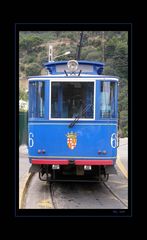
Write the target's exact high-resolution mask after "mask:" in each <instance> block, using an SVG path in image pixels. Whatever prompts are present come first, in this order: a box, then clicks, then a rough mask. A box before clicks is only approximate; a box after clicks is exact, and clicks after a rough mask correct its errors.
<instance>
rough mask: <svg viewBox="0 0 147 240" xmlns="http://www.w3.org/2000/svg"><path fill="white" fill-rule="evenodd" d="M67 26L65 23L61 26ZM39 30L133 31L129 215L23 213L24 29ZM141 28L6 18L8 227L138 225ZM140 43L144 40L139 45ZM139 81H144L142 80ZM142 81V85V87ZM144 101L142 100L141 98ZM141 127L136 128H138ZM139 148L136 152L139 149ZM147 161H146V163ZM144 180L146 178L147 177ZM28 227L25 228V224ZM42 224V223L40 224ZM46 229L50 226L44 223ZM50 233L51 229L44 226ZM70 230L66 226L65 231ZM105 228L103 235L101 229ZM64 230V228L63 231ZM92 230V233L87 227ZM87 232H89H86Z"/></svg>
mask: <svg viewBox="0 0 147 240" xmlns="http://www.w3.org/2000/svg"><path fill="white" fill-rule="evenodd" d="M61 23H62V24H61ZM22 30H23V31H25V30H27V31H33V30H36V31H38V30H43V31H44V30H47V31H51V30H52V31H54V30H59V31H62V30H63V31H65V30H68V31H70V30H73V31H74V30H76V31H77V30H78V31H81V30H83V31H84V30H85V31H88V30H89V31H94V30H97V31H98V30H104V31H106V30H109V31H110V30H116V31H117V30H118V31H120V30H123V31H125V30H128V31H129V46H130V47H129V158H133V162H132V164H131V166H129V175H130V176H131V178H130V176H129V186H131V187H129V203H131V205H130V206H129V211H126V213H125V214H124V213H123V214H121V213H120V212H119V211H118V212H115V213H114V212H113V210H112V211H108V212H106V211H101V212H99V211H95V212H94V211H91V210H89V211H88V210H87V211H86V210H82V211H80V212H79V211H78V210H73V211H71V210H69V211H68V213H67V212H65V211H64V210H63V211H61V212H60V216H59V212H58V210H55V213H54V216H50V212H49V211H46V212H44V211H41V210H40V211H37V210H25V209H23V210H18V197H19V196H18V172H17V171H18V160H19V159H18V150H19V142H18V131H19V122H18V116H19V115H18V110H19V108H18V107H19V105H18V103H19V101H18V100H19V89H18V81H19V78H18V60H19V59H18V41H17V40H18V38H17V36H18V31H22ZM139 30H140V24H139V21H138V18H136V17H133V16H132V17H122V18H120V17H111V18H110V17H102V18H98V17H95V18H94V17H93V18H90V19H85V18H78V17H77V18H76V20H75V19H71V18H67V19H63V18H62V19H61V18H58V17H54V18H48V17H47V18H45V17H44V18H40V19H39V18H38V17H36V18H34V19H32V17H11V18H10V19H7V20H5V19H2V21H1V38H0V41H1V44H0V45H1V69H2V76H1V78H2V79H1V83H2V84H4V85H3V86H4V87H2V88H1V93H2V101H1V102H3V114H2V115H1V116H2V118H3V123H1V124H2V129H3V130H4V135H3V139H4V140H5V141H2V143H4V147H2V146H3V145H1V151H2V153H4V154H2V155H3V157H2V158H1V175H0V177H1V180H0V182H1V194H0V195H1V198H0V202H1V204H0V217H1V219H2V221H3V223H5V224H8V223H17V224H19V223H20V224H21V223H22V224H24V223H29V224H31V223H35V224H38V226H39V224H42V223H43V224H45V223H47V224H51V223H52V224H54V225H56V224H58V223H59V224H61V225H62V224H64V227H65V226H67V224H68V225H70V227H73V226H74V224H76V223H78V224H79V225H78V226H79V227H80V226H81V224H82V225H83V224H84V228H85V224H86V223H87V224H88V225H89V224H90V225H92V226H93V223H96V224H97V228H98V226H100V225H99V224H101V225H102V226H104V225H105V224H106V223H108V224H110V226H111V225H113V227H114V226H115V224H118V223H132V224H136V223H137V222H138V218H139V212H140V206H141V204H140V203H141V201H140V197H139V194H141V192H140V193H139V191H138V189H140V185H139V184H140V181H139V180H140V172H142V166H141V165H138V162H137V161H138V160H139V161H141V159H138V158H139V156H140V151H139V149H140V148H139V146H138V143H139V141H136V140H138V139H140V136H139V135H140V125H139V124H140V123H139V119H140V115H139V114H140V111H139V109H140V104H139V99H140V94H139V92H142V85H141V79H140V78H141V69H142V68H141V67H142V65H141V66H139V63H140V61H141V60H139V54H140V51H141V44H142V41H140V40H141V39H140V38H139V37H138V34H139V32H140V31H139ZM139 41H140V42H139ZM138 78H139V80H138ZM138 82H139V84H138ZM141 97H142V96H141ZM134 129H135V130H134ZM134 150H135V151H134ZM144 160H145V159H144ZM141 176H142V175H141ZM19 226H22V225H19ZM35 226H36V225H35ZM44 227H45V225H44ZM43 229H44V230H45V229H46V230H45V232H46V233H47V232H48V231H49V229H48V228H43ZM43 229H42V228H41V229H40V231H39V229H38V230H37V229H36V230H35V232H36V231H37V232H38V231H39V232H42V230H43ZM65 229H66V227H65ZM100 229H101V227H100ZM100 229H99V231H100ZM62 231H63V229H62ZM87 231H88V229H87ZM85 232H86V229H85ZM104 235H105V234H104Z"/></svg>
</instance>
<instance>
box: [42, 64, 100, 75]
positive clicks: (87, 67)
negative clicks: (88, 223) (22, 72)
mask: <svg viewBox="0 0 147 240" xmlns="http://www.w3.org/2000/svg"><path fill="white" fill-rule="evenodd" d="M68 62H69V61H56V62H54V61H51V62H47V63H44V64H43V65H44V67H45V68H46V69H47V70H48V71H49V72H50V74H60V73H61V72H64V71H65V70H66V71H69V70H68V67H67V64H68ZM77 62H78V64H79V70H82V72H84V73H91V74H99V75H100V74H102V72H103V68H104V65H105V64H104V63H102V62H97V61H88V60H78V61H77ZM79 70H78V71H79Z"/></svg>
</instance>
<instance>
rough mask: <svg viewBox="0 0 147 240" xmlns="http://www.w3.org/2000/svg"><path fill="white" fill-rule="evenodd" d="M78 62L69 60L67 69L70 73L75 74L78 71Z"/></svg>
mask: <svg viewBox="0 0 147 240" xmlns="http://www.w3.org/2000/svg"><path fill="white" fill-rule="evenodd" d="M78 65H79V64H78V62H77V61H76V60H70V61H68V63H67V67H68V69H69V70H70V71H71V72H75V71H76V70H77V69H78Z"/></svg>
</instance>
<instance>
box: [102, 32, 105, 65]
mask: <svg viewBox="0 0 147 240" xmlns="http://www.w3.org/2000/svg"><path fill="white" fill-rule="evenodd" d="M104 41H105V32H104V31H103V32H102V48H103V50H102V51H103V62H105V43H104Z"/></svg>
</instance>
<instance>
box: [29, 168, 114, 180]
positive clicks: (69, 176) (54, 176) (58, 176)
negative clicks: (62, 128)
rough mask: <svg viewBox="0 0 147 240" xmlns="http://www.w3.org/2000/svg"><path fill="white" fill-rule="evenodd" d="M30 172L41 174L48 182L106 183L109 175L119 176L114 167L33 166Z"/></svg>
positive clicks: (41, 177)
mask: <svg viewBox="0 0 147 240" xmlns="http://www.w3.org/2000/svg"><path fill="white" fill-rule="evenodd" d="M30 172H32V173H35V172H38V173H39V179H40V180H41V181H47V182H57V181H58V182H66V181H68V182H76V181H77V182H106V181H108V179H109V174H117V172H116V169H115V167H114V166H86V165H84V166H80V165H79V166H78V165H74V164H71V165H65V166H64V165H32V166H31V168H30Z"/></svg>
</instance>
